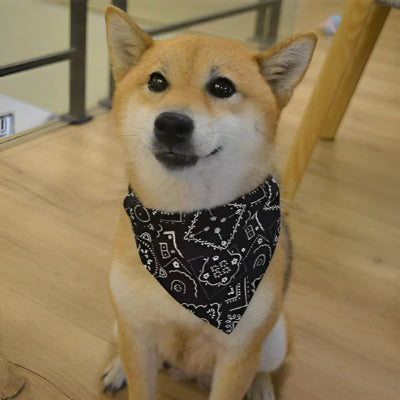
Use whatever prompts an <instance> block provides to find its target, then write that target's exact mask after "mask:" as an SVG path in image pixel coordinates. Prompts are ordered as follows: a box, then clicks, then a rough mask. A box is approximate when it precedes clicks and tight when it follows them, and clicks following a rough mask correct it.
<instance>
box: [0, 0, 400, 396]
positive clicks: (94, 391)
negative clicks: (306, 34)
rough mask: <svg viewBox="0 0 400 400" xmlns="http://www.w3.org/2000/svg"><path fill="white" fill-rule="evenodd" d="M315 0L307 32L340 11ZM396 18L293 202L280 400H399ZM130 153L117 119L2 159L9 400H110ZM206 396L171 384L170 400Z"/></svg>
mask: <svg viewBox="0 0 400 400" xmlns="http://www.w3.org/2000/svg"><path fill="white" fill-rule="evenodd" d="M315 4H316V2H313V1H311V0H308V1H306V0H304V1H301V2H300V5H301V7H300V10H299V19H298V26H297V30H298V31H301V30H311V29H316V28H317V27H318V25H319V24H320V23H321V22H322V21H323V20H324V18H326V16H327V15H329V14H330V13H332V12H340V6H341V5H342V4H343V1H341V0H332V1H329V2H326V4H325V5H324V6H323V7H322V6H318V7H316V6H315ZM399 24H400V13H399V12H398V11H393V12H392V13H391V14H390V16H389V18H388V21H387V23H386V26H385V27H384V30H383V32H382V35H381V38H380V39H379V40H378V43H377V46H376V49H375V51H374V53H373V55H372V59H371V60H370V63H369V64H368V66H367V68H366V71H365V74H364V76H363V78H362V79H361V83H360V85H359V88H358V89H357V91H356V93H355V96H354V98H353V100H352V102H351V104H350V108H349V110H348V112H347V114H346V116H345V119H344V121H343V123H342V126H341V128H340V130H339V133H338V137H337V140H336V141H335V142H333V143H332V142H323V141H321V142H319V143H318V145H317V146H316V148H315V151H314V154H313V156H312V161H311V163H310V165H309V168H308V170H307V173H306V175H305V177H304V180H303V182H302V184H301V187H300V190H299V192H298V194H297V197H296V199H295V202H294V204H293V205H292V207H291V212H290V224H291V227H292V234H293V239H294V246H295V247H294V276H293V280H292V283H291V288H290V294H289V296H288V301H287V309H288V310H289V313H290V316H291V321H292V324H293V326H294V334H295V336H294V349H293V352H292V354H291V355H290V357H289V359H288V361H287V364H286V366H285V368H284V370H283V371H282V373H281V374H280V375H278V376H277V377H276V380H277V381H279V383H280V382H282V384H281V385H279V398H280V399H282V400H283V399H285V400H289V399H296V400H314V399H315V400H322V399H323V400H334V399H351V400H381V399H382V400H383V399H385V400H395V399H397V398H398V396H399V394H400V333H399V332H400V312H399V311H400V261H399V260H400V252H399V244H400V112H399V111H400V36H399V30H398V26H399ZM329 43H330V39H329V38H326V37H321V39H320V41H319V44H318V49H317V52H316V56H315V60H314V61H313V64H312V66H311V68H310V71H309V73H308V75H307V76H306V78H305V81H304V83H303V84H302V85H301V86H300V87H299V89H298V91H297V93H296V94H295V96H294V98H293V100H292V102H291V104H290V105H289V107H288V108H287V110H285V112H284V113H283V115H282V121H281V126H280V131H279V141H280V145H281V148H282V163H283V162H284V154H285V151H286V150H287V147H288V145H289V143H290V140H291V137H292V135H293V132H294V131H295V129H296V126H297V125H298V123H299V121H300V118H301V113H302V110H303V109H304V107H305V103H306V100H307V98H308V96H309V94H310V92H311V90H312V85H313V82H314V81H315V78H316V76H317V74H318V71H319V68H320V66H321V64H322V61H323V59H324V56H325V54H326V52H327V49H328V47H329ZM0 150H1V149H0ZM121 158H122V157H121V154H120V149H119V148H118V146H117V144H116V143H115V141H114V139H113V135H112V132H111V128H110V123H109V115H108V114H103V115H98V116H96V118H95V119H94V120H93V121H92V122H91V123H89V124H87V125H84V126H81V127H72V126H70V127H65V128H62V129H59V130H57V131H56V132H54V133H51V134H48V135H45V136H42V137H39V138H36V139H34V140H30V141H26V142H24V143H23V144H20V145H18V146H15V147H12V148H8V149H5V150H3V151H0V394H1V395H2V397H6V396H11V395H13V394H16V393H17V392H18V391H19V390H20V389H21V388H22V387H23V389H22V391H21V392H20V394H19V395H18V396H17V397H16V398H18V399H21V400H28V399H41V400H50V399H51V400H53V399H57V400H58V399H60V400H61V399H62V400H66V399H69V400H81V399H82V400H91V399H103V398H104V399H106V398H108V396H106V395H103V394H102V393H101V383H100V380H99V378H100V376H101V374H102V370H103V368H104V367H105V365H106V364H107V362H108V360H109V358H110V357H111V355H112V354H113V353H114V352H115V346H114V342H113V339H112V334H111V332H112V324H113V316H112V312H111V306H110V303H109V299H108V294H107V281H106V277H107V270H108V267H109V263H110V251H111V242H112V238H113V235H114V228H115V224H116V221H117V216H118V212H119V207H120V206H121V199H122V196H123V193H124V190H125V182H124V178H123V173H122V166H121V163H120V160H121ZM282 375H284V378H285V379H281V378H282ZM115 398H116V399H126V398H127V396H126V390H125V391H122V392H121V393H120V394H118V395H117V396H116V397H115ZM206 398H207V395H206V394H205V393H204V392H202V391H201V390H200V389H197V388H196V387H193V386H191V385H188V384H182V383H175V382H172V381H171V380H169V378H167V377H166V376H163V375H161V376H160V389H159V399H160V400H178V399H188V400H202V399H206Z"/></svg>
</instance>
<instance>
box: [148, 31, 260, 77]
mask: <svg viewBox="0 0 400 400" xmlns="http://www.w3.org/2000/svg"><path fill="white" fill-rule="evenodd" d="M153 56H155V57H156V59H154V58H153V57H152V58H153V62H155V64H158V65H159V66H160V69H161V71H164V72H173V70H175V71H176V70H179V72H180V73H181V74H182V73H184V74H192V75H193V74H197V73H199V74H204V73H206V72H208V73H211V74H214V75H217V74H218V73H224V72H225V71H227V70H228V71H229V70H235V69H238V68H239V67H240V68H241V69H243V68H246V67H249V68H252V67H253V68H254V66H255V62H254V59H253V58H252V56H251V53H250V52H248V51H247V50H245V49H244V48H243V47H242V46H241V45H240V44H239V43H236V42H233V41H231V40H228V39H222V38H214V37H207V36H195V35H184V36H180V37H177V38H172V39H169V40H164V41H157V42H155V44H154V47H153ZM171 70H172V71H171Z"/></svg>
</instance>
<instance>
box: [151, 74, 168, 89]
mask: <svg viewBox="0 0 400 400" xmlns="http://www.w3.org/2000/svg"><path fill="white" fill-rule="evenodd" d="M147 86H148V88H149V89H150V90H151V91H152V92H163V91H164V90H165V89H167V87H168V82H167V81H166V79H165V78H164V77H163V76H162V75H161V74H160V73H158V72H153V73H152V74H151V75H150V78H149V82H148V83H147Z"/></svg>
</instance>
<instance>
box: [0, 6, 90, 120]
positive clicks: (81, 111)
mask: <svg viewBox="0 0 400 400" xmlns="http://www.w3.org/2000/svg"><path fill="white" fill-rule="evenodd" d="M70 1H71V3H70V48H69V49H67V50H64V51H60V52H58V53H53V54H48V55H45V56H41V57H36V58H32V59H30V60H25V61H19V62H16V63H13V64H8V65H2V66H0V77H2V76H7V75H10V74H15V73H16V72H21V71H26V70H28V69H32V68H37V67H42V66H44V65H48V64H53V63H56V62H60V61H66V60H69V112H68V114H66V115H63V116H62V119H64V120H66V121H67V122H69V123H71V124H82V123H84V122H87V121H89V120H90V119H91V117H90V116H89V115H87V113H86V110H85V93H86V85H85V83H86V79H85V78H86V73H85V68H86V20H87V0H70Z"/></svg>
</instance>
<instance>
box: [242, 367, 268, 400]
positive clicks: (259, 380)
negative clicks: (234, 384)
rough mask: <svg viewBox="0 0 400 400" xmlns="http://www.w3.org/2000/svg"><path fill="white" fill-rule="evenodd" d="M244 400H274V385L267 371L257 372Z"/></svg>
mask: <svg viewBox="0 0 400 400" xmlns="http://www.w3.org/2000/svg"><path fill="white" fill-rule="evenodd" d="M246 400H275V394H274V386H273V385H272V381H271V375H270V374H269V373H266V372H257V374H256V376H255V377H254V380H253V383H252V384H251V386H250V389H249V390H248V391H247V394H246Z"/></svg>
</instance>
